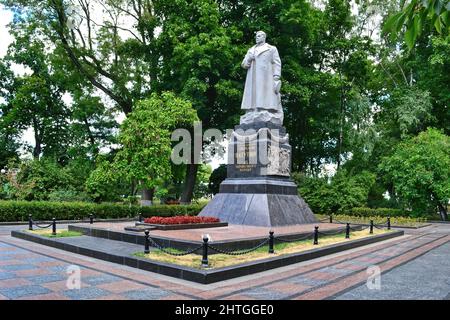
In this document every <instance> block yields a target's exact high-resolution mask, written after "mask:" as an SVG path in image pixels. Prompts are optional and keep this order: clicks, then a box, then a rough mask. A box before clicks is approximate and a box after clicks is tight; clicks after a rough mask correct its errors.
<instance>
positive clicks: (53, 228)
mask: <svg viewBox="0 0 450 320" xmlns="http://www.w3.org/2000/svg"><path fill="white" fill-rule="evenodd" d="M52 221H53V223H52V235H54V236H56V218H53V219H52Z"/></svg>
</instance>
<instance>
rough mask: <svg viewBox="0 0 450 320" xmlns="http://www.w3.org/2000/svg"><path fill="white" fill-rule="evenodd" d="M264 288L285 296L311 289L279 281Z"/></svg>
mask: <svg viewBox="0 0 450 320" xmlns="http://www.w3.org/2000/svg"><path fill="white" fill-rule="evenodd" d="M264 288H266V289H268V290H276V291H280V292H283V293H286V294H289V295H290V294H295V293H300V292H302V291H304V290H307V289H309V288H311V286H307V285H302V284H294V283H290V282H287V281H280V282H275V283H272V284H269V285H267V286H264Z"/></svg>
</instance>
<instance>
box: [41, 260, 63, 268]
mask: <svg viewBox="0 0 450 320" xmlns="http://www.w3.org/2000/svg"><path fill="white" fill-rule="evenodd" d="M62 265H65V263H64V262H61V261H58V260H55V259H53V260H52V261H46V262H41V263H39V266H40V267H42V268H43V267H46V268H50V267H58V266H62Z"/></svg>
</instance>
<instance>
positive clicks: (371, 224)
mask: <svg viewBox="0 0 450 320" xmlns="http://www.w3.org/2000/svg"><path fill="white" fill-rule="evenodd" d="M369 233H370V234H372V233H373V220H370V229H369Z"/></svg>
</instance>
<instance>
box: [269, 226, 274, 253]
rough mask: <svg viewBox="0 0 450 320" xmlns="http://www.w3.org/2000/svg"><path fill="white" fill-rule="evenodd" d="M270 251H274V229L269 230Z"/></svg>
mask: <svg viewBox="0 0 450 320" xmlns="http://www.w3.org/2000/svg"><path fill="white" fill-rule="evenodd" d="M269 253H274V251H273V231H272V230H270V231H269Z"/></svg>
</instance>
